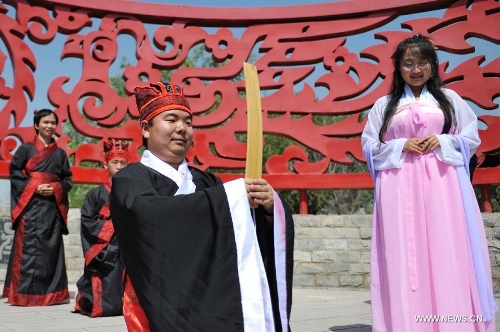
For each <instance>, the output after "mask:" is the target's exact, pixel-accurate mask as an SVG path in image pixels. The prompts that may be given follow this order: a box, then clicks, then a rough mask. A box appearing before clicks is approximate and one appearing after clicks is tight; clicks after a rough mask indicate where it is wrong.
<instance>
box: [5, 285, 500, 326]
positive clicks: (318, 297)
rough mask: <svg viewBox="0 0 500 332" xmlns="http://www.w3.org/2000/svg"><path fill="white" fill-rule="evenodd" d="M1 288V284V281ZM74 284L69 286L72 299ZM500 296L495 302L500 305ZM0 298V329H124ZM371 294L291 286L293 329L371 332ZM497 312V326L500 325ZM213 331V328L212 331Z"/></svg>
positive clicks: (67, 310) (119, 321)
mask: <svg viewBox="0 0 500 332" xmlns="http://www.w3.org/2000/svg"><path fill="white" fill-rule="evenodd" d="M0 287H1V288H0V289H3V285H2V284H0ZM75 291H76V286H75V285H70V294H71V297H72V298H74V294H75ZM499 300H500V299H497V303H499V304H500V301H499ZM5 301H6V300H5V299H2V300H0V332H7V331H9V332H12V331H16V332H36V331H50V332H53V331H64V332H84V331H85V332H89V331H93V332H98V331H102V332H126V331H127V329H126V327H125V322H124V320H123V317H121V316H120V317H105V318H89V317H86V316H83V315H80V314H74V313H71V310H73V308H74V305H75V302H74V300H73V299H72V300H71V302H70V303H69V304H61V305H54V306H47V307H16V306H11V305H10V304H8V303H6V302H5ZM370 312H371V309H370V293H369V292H368V291H362V290H353V291H351V290H345V289H341V288H337V289H328V290H319V289H294V294H293V306H292V315H291V323H290V325H291V329H292V331H293V332H330V331H341V332H369V331H371V317H370ZM499 316H500V315H497V326H500V325H499V324H500V320H499ZM214 332H216V331H214Z"/></svg>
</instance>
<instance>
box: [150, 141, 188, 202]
mask: <svg viewBox="0 0 500 332" xmlns="http://www.w3.org/2000/svg"><path fill="white" fill-rule="evenodd" d="M141 164H143V165H146V166H148V167H150V168H152V169H154V170H155V171H157V172H159V173H161V174H162V175H164V176H166V177H168V178H169V179H171V180H172V181H174V182H175V183H176V184H177V187H179V189H177V192H176V193H175V195H179V194H183V195H185V194H191V193H194V191H195V190H196V185H195V184H194V183H193V175H192V174H191V172H190V171H189V168H188V165H187V163H186V160H185V159H184V160H183V161H182V162H181V163H180V165H179V169H175V168H173V167H172V166H170V165H169V164H168V163H166V162H164V161H163V160H161V159H160V158H158V157H157V156H155V155H154V154H153V153H151V151H149V150H145V151H144V153H143V154H142V158H141Z"/></svg>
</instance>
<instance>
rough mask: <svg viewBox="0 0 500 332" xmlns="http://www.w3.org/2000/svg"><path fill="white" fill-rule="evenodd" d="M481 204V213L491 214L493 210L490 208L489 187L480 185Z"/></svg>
mask: <svg viewBox="0 0 500 332" xmlns="http://www.w3.org/2000/svg"><path fill="white" fill-rule="evenodd" d="M481 204H482V205H483V212H485V213H492V212H493V208H492V206H491V186H490V185H482V186H481Z"/></svg>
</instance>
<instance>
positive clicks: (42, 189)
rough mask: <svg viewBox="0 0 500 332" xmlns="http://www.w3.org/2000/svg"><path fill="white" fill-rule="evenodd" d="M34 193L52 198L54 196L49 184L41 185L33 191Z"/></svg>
mask: <svg viewBox="0 0 500 332" xmlns="http://www.w3.org/2000/svg"><path fill="white" fill-rule="evenodd" d="M35 193H37V194H38V195H42V196H53V195H54V188H52V186H51V185H50V184H47V183H42V184H40V185H38V187H37V188H36V190H35Z"/></svg>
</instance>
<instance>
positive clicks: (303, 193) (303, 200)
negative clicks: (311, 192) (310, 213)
mask: <svg viewBox="0 0 500 332" xmlns="http://www.w3.org/2000/svg"><path fill="white" fill-rule="evenodd" d="M299 193H300V204H299V213H300V214H307V190H306V189H301V190H299Z"/></svg>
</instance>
